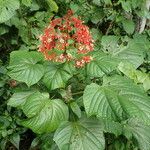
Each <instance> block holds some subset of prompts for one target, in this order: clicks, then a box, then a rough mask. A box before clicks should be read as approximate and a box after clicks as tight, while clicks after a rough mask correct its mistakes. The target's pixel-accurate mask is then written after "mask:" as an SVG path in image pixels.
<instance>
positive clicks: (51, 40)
mask: <svg viewBox="0 0 150 150" xmlns="http://www.w3.org/2000/svg"><path fill="white" fill-rule="evenodd" d="M40 41H41V44H40V46H39V51H40V52H41V53H43V55H44V56H45V59H46V60H51V61H54V62H62V63H63V62H66V61H74V62H75V66H76V67H78V68H80V67H83V66H84V65H85V64H86V63H89V62H90V61H91V60H92V57H91V56H90V55H88V53H89V52H91V51H93V48H94V44H93V43H94V41H93V39H92V37H91V34H90V31H89V28H88V27H87V26H86V25H84V24H83V21H82V20H80V19H79V17H75V16H74V14H73V12H72V10H69V11H68V12H67V14H66V15H65V16H64V17H62V18H56V19H54V20H52V21H51V22H50V24H49V26H48V27H47V28H46V29H45V30H44V34H43V35H41V36H40Z"/></svg>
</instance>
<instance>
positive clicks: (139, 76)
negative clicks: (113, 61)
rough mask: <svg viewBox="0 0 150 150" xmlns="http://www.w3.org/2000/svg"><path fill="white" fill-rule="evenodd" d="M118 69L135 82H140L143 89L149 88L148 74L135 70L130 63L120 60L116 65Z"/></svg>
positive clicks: (149, 76)
mask: <svg viewBox="0 0 150 150" xmlns="http://www.w3.org/2000/svg"><path fill="white" fill-rule="evenodd" d="M118 68H119V70H120V71H121V72H122V73H124V74H125V75H126V76H127V77H129V78H130V79H133V80H134V82H135V83H142V84H143V87H144V89H145V91H147V90H149V89H150V75H149V74H147V73H144V72H142V71H139V70H136V69H135V68H134V67H133V65H132V64H130V63H123V62H121V63H120V64H119V66H118Z"/></svg>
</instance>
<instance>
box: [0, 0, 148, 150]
mask: <svg viewBox="0 0 150 150" xmlns="http://www.w3.org/2000/svg"><path fill="white" fill-rule="evenodd" d="M146 7H147V6H146V1H144V0H117V1H115V0H91V1H87V0H76V1H70V0H57V1H56V0H44V1H40V0H0V49H1V50H0V56H1V60H0V149H2V150H5V149H11V148H12V149H22V147H21V146H23V148H24V149H41V150H49V149H51V150H66V149H67V150H74V149H76V150H81V149H82V150H91V149H93V150H104V149H106V150H137V149H139V150H149V149H150V121H149V120H150V32H149V27H150V25H149V23H147V24H145V28H144V31H143V32H142V34H140V33H139V31H140V29H141V24H143V19H149V18H150V15H149V11H148V9H147V8H146ZM68 9H72V10H73V11H74V13H75V16H80V17H81V19H82V20H84V23H85V24H86V25H88V26H89V29H90V32H91V34H92V37H93V39H94V41H95V48H94V51H92V52H91V53H90V55H92V56H93V60H92V61H91V63H89V64H87V65H86V66H85V68H75V67H74V64H72V63H71V62H65V63H54V62H51V61H46V60H45V59H44V57H43V56H42V55H41V53H39V52H38V51H37V50H38V46H39V40H38V38H39V37H40V35H41V34H42V33H43V29H44V28H45V27H46V26H48V23H49V22H50V20H51V19H52V18H57V17H59V16H60V17H62V16H63V15H64V14H65V13H66V11H67V10H68ZM69 42H72V41H69ZM71 53H74V49H73V50H72V51H71ZM29 129H30V130H29ZM27 139H28V140H29V141H27ZM27 143H28V144H27ZM30 143H31V144H30ZM26 145H28V146H27V148H26V147H25V146H26Z"/></svg>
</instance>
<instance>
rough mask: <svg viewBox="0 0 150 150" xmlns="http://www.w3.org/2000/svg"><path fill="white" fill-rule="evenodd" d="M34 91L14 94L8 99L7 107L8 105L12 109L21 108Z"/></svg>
mask: <svg viewBox="0 0 150 150" xmlns="http://www.w3.org/2000/svg"><path fill="white" fill-rule="evenodd" d="M34 92H35V91H26V92H17V93H14V94H13V95H12V97H11V98H10V99H9V101H8V103H7V105H10V106H12V107H20V108H21V107H22V106H23V105H24V104H25V102H26V100H27V98H28V97H29V96H30V95H31V94H33V93H34Z"/></svg>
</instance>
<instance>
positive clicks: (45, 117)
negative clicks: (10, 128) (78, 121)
mask: <svg viewBox="0 0 150 150" xmlns="http://www.w3.org/2000/svg"><path fill="white" fill-rule="evenodd" d="M22 110H23V112H24V113H25V115H26V116H27V117H28V119H27V120H24V121H22V125H24V126H25V127H27V128H30V129H32V130H33V132H35V133H38V134H41V133H47V132H52V131H54V130H55V129H57V127H58V126H59V124H60V123H62V122H63V121H67V120H68V107H67V106H66V104H64V102H63V101H62V100H59V99H54V100H50V99H48V94H46V93H43V94H42V93H40V92H37V93H35V94H33V95H31V96H30V97H29V98H28V99H27V100H26V103H25V104H24V105H23V107H22Z"/></svg>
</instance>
